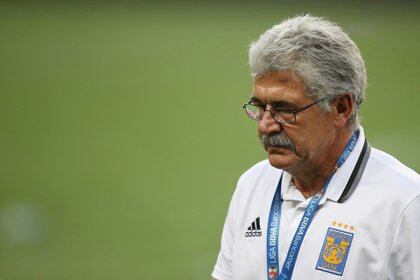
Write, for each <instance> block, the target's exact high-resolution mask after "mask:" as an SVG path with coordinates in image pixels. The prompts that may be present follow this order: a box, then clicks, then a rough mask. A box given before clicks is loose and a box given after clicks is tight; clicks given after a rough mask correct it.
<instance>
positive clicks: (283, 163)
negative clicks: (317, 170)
mask: <svg viewBox="0 0 420 280" xmlns="http://www.w3.org/2000/svg"><path fill="white" fill-rule="evenodd" d="M253 99H254V101H255V103H260V104H258V105H268V108H271V107H281V108H284V109H292V110H298V109H300V108H303V107H305V106H307V105H308V104H311V103H313V102H314V101H316V100H313V99H312V98H310V97H309V96H308V95H307V93H306V91H305V89H304V87H303V85H302V83H301V82H300V81H299V80H298V78H297V77H295V76H294V75H293V74H292V73H291V72H289V71H288V72H280V71H276V72H269V73H266V74H264V75H259V76H257V77H256V78H255V80H254V92H253ZM334 132H335V130H334V122H333V114H332V113H326V112H323V111H321V109H320V107H319V106H318V105H314V106H312V107H310V108H308V109H307V110H305V111H303V112H301V113H298V114H297V115H296V122H295V123H293V124H281V125H280V124H279V123H277V122H276V121H275V120H274V119H273V118H272V116H271V115H270V113H269V112H268V111H267V112H265V114H264V117H263V119H262V120H261V121H260V122H259V123H258V134H259V137H260V138H261V140H262V141H261V142H262V143H263V145H264V148H265V150H266V151H267V154H268V159H269V161H270V163H271V165H273V166H274V167H277V168H281V169H285V170H287V171H300V170H302V171H304V170H305V169H306V168H307V169H312V168H313V167H314V165H315V166H316V165H317V164H322V161H323V160H324V155H325V153H326V152H327V149H328V148H329V147H330V146H331V145H332V143H334V140H335V136H336V135H335V133H334Z"/></svg>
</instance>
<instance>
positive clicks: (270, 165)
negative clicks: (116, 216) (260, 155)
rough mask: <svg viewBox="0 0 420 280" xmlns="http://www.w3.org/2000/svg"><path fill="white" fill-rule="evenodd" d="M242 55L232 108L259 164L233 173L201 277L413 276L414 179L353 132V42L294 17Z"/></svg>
mask: <svg viewBox="0 0 420 280" xmlns="http://www.w3.org/2000/svg"><path fill="white" fill-rule="evenodd" d="M249 62H250V66H251V70H252V74H253V77H254V86H253V93H252V97H251V99H250V101H249V102H248V103H246V104H245V105H244V108H245V112H246V114H247V115H248V116H249V117H250V118H251V119H253V120H255V121H257V124H258V134H259V137H260V139H261V143H262V144H263V146H264V148H265V150H266V151H267V155H268V160H265V161H262V162H260V163H258V164H256V165H255V166H253V167H252V168H251V169H249V170H248V171H247V172H245V173H244V174H243V175H242V176H241V178H240V179H239V182H238V185H237V188H236V191H235V193H234V195H233V198H232V201H231V203H230V207H229V211H228V215H227V218H226V222H225V225H224V229H223V234H222V242H221V249H220V252H219V256H218V259H217V263H216V265H215V268H214V271H213V273H212V277H213V279H217V280H228V279H237V280H247V279H249V280H258V279H281V280H284V279H294V280H303V279H305V280H328V279H347V280H350V279H351V280H365V279H384V280H385V279H406V280H414V279H417V280H419V279H420V265H419V264H420V238H419V236H420V179H419V177H420V176H419V175H418V174H417V173H416V172H415V171H413V170H411V169H409V168H408V167H406V166H404V165H403V164H401V163H400V162H399V161H397V160H396V159H395V158H393V157H392V156H390V155H388V154H386V153H384V152H381V151H379V150H377V149H374V148H371V147H370V145H369V144H368V142H367V140H366V138H365V135H364V132H363V129H362V127H361V126H360V125H359V108H360V105H361V103H362V101H363V98H364V91H365V87H366V71H365V66H364V61H363V59H362V57H361V55H360V52H359V49H358V48H357V46H356V45H355V44H354V43H353V41H352V40H351V39H350V38H349V37H348V36H347V35H346V34H345V33H344V32H343V31H342V30H341V28H340V27H338V26H337V25H336V24H334V23H331V22H329V21H327V20H324V19H322V18H318V17H313V16H310V15H305V16H299V17H295V18H292V19H288V20H286V21H283V22H282V23H280V24H279V25H276V26H274V27H272V28H271V29H269V30H267V31H266V32H265V33H264V34H263V35H262V36H261V37H260V38H259V39H258V40H257V41H256V42H254V43H252V44H251V47H250V51H249ZM390 129H392V128H390Z"/></svg>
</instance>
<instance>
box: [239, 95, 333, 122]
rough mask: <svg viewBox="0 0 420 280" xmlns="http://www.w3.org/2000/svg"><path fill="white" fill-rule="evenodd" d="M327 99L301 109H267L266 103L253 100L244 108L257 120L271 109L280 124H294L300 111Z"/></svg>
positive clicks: (248, 114)
mask: <svg viewBox="0 0 420 280" xmlns="http://www.w3.org/2000/svg"><path fill="white" fill-rule="evenodd" d="M325 99H327V97H325V98H322V99H320V100H317V101H315V102H314V103H311V104H309V105H307V106H305V107H303V108H301V109H298V110H295V109H288V108H282V107H271V108H270V109H266V105H256V104H253V103H252V102H253V101H252V100H250V101H248V102H247V103H245V104H244V105H243V106H242V108H244V109H245V112H246V114H247V116H248V117H250V118H251V119H253V120H256V121H257V122H260V121H261V120H262V118H263V117H264V113H265V111H269V112H270V114H271V116H272V117H273V119H274V120H275V121H276V122H277V123H280V124H293V123H295V122H296V115H297V114H298V113H301V112H303V111H304V110H306V109H308V108H310V107H311V106H313V105H315V104H317V103H319V102H321V101H323V100H325Z"/></svg>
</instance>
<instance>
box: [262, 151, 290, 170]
mask: <svg viewBox="0 0 420 280" xmlns="http://www.w3.org/2000/svg"><path fill="white" fill-rule="evenodd" d="M268 161H269V162H270V164H271V165H272V166H273V167H275V168H278V169H283V170H288V169H291V168H292V166H293V165H294V164H295V163H296V157H295V156H294V154H293V153H292V152H290V154H287V155H285V154H276V153H268Z"/></svg>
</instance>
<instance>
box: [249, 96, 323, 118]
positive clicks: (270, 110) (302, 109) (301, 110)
mask: <svg viewBox="0 0 420 280" xmlns="http://www.w3.org/2000/svg"><path fill="white" fill-rule="evenodd" d="M325 99H328V97H324V98H321V99H319V100H317V101H315V102H313V103H311V104H309V105H306V106H305V107H303V108H300V109H298V110H293V111H291V113H293V121H291V122H289V121H284V122H281V121H278V120H277V119H276V118H275V113H273V111H272V108H270V109H267V108H263V107H262V106H258V105H254V106H256V107H260V108H261V109H263V110H264V111H263V114H262V117H261V119H260V120H258V118H252V117H251V116H250V114H248V112H250V111H249V110H248V109H247V108H246V107H247V105H253V104H251V103H252V102H253V100H249V101H248V102H247V103H245V104H244V105H242V108H244V109H245V113H246V115H247V116H248V117H249V118H250V119H252V120H255V121H257V122H260V121H261V120H262V119H263V117H264V113H265V112H267V111H268V112H270V115H271V117H272V118H273V120H275V121H276V122H277V123H279V124H294V123H295V122H296V114H299V113H301V112H303V111H305V110H306V109H309V108H310V107H312V106H313V105H315V104H318V103H319V102H321V101H324V100H325ZM266 107H267V105H266Z"/></svg>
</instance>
